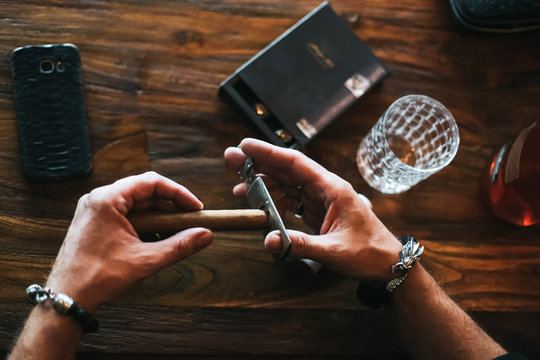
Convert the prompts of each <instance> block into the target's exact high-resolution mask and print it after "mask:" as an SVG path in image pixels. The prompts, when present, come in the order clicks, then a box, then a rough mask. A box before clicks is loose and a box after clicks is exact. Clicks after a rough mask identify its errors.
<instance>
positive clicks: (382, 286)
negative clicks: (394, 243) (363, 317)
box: [356, 236, 424, 309]
mask: <svg viewBox="0 0 540 360" xmlns="http://www.w3.org/2000/svg"><path fill="white" fill-rule="evenodd" d="M398 239H399V241H400V243H401V244H402V248H401V251H400V252H399V257H398V261H397V262H395V263H394V264H393V265H391V266H390V272H391V273H392V276H391V278H390V279H388V278H385V277H383V279H385V280H383V281H382V282H376V281H372V282H362V281H361V282H360V283H359V285H358V289H357V292H356V296H357V298H358V299H359V300H360V301H361V302H362V303H363V304H364V305H366V306H368V307H370V308H373V309H377V308H379V307H380V306H381V305H383V304H386V303H388V302H389V301H390V300H391V298H392V296H393V294H394V292H395V291H396V289H398V288H399V287H400V286H401V284H402V283H404V282H405V280H406V279H407V277H408V275H409V270H410V269H412V268H413V265H414V264H415V263H416V262H417V261H418V260H419V259H420V255H421V254H422V252H423V250H424V247H423V246H420V244H419V243H418V242H417V241H416V240H415V239H414V238H413V237H412V236H400V237H399V238H398ZM394 259H395V258H394ZM394 261H395V260H394ZM387 272H388V271H387Z"/></svg>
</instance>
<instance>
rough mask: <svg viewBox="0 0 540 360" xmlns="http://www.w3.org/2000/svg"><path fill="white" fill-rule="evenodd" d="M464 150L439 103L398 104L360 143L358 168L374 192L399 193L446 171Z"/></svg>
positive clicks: (409, 99)
mask: <svg viewBox="0 0 540 360" xmlns="http://www.w3.org/2000/svg"><path fill="white" fill-rule="evenodd" d="M458 146H459V132H458V128H457V125H456V122H455V120H454V118H453V117H452V114H450V112H449V111H448V110H447V109H446V108H445V107H444V106H443V105H442V104H441V103H440V102H438V101H437V100H434V99H432V98H430V97H428V96H424V95H407V96H404V97H402V98H399V99H398V100H396V101H395V102H394V103H393V104H392V105H390V107H389V108H388V109H387V110H386V111H385V112H384V114H383V115H382V116H381V118H380V119H379V121H378V122H377V124H375V126H373V128H371V130H370V132H369V133H368V134H367V135H366V137H365V138H364V139H363V140H362V142H361V143H360V147H359V148H358V153H357V157H356V163H357V165H358V170H359V171H360V173H361V174H362V177H363V178H364V180H365V181H366V182H367V183H368V184H369V185H370V186H371V187H373V188H374V189H376V190H378V191H380V192H382V193H386V194H398V193H401V192H403V191H406V190H408V189H409V188H410V187H411V186H413V185H415V184H417V183H419V182H420V181H422V180H424V179H426V178H427V177H428V176H430V175H432V174H434V173H436V172H437V171H439V170H441V169H442V168H444V167H445V166H446V165H448V164H449V163H450V161H452V159H453V158H454V156H455V155H456V152H457V149H458Z"/></svg>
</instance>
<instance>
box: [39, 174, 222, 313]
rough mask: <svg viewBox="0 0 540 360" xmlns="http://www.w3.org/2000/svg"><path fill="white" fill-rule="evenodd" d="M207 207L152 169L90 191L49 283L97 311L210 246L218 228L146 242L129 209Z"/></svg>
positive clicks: (55, 289)
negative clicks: (140, 281)
mask: <svg viewBox="0 0 540 360" xmlns="http://www.w3.org/2000/svg"><path fill="white" fill-rule="evenodd" d="M155 207H157V208H159V209H161V210H183V209H184V210H201V209H202V208H203V205H202V203H201V202H200V201H199V200H198V199H197V198H196V197H195V196H194V195H193V194H192V193H191V192H189V191H188V190H187V189H186V188H185V187H183V186H181V185H179V184H177V183H175V182H173V181H172V180H169V179H167V178H165V177H163V176H160V175H158V174H156V173H154V172H148V173H145V174H142V175H138V176H131V177H127V178H124V179H121V180H118V181H117V182H115V183H114V184H112V185H108V186H103V187H100V188H97V189H95V190H93V191H92V192H90V193H89V194H87V195H84V196H83V197H82V198H81V199H80V200H79V203H78V205H77V210H76V211H75V216H74V218H73V221H72V223H71V226H70V227H69V230H68V233H67V236H66V238H65V240H64V243H63V245H62V247H61V248H60V252H59V253H58V257H57V258H56V261H55V263H54V267H53V269H52V272H51V274H50V276H49V279H48V281H47V286H49V287H50V288H52V289H54V291H56V292H62V293H65V294H67V295H69V296H71V297H72V298H73V299H74V300H75V301H76V302H77V303H78V305H79V306H80V307H82V308H84V309H87V310H88V311H89V312H91V313H92V312H94V311H95V310H96V309H97V308H98V307H99V306H100V305H102V304H104V303H106V302H109V301H111V300H113V299H115V298H116V297H117V296H118V295H120V294H121V293H122V292H123V291H125V290H127V289H128V288H129V287H130V286H132V285H133V284H134V283H135V282H137V281H138V280H141V279H143V278H146V277H148V276H150V275H152V274H154V273H155V272H157V271H158V270H160V269H162V268H164V267H166V266H167V265H170V264H172V263H174V262H176V261H178V260H181V259H184V258H186V257H188V256H189V255H191V254H194V253H196V252H198V251H199V250H201V249H203V248H205V247H206V246H208V245H209V244H210V243H211V242H212V237H213V235H212V233H211V232H210V231H209V230H207V229H202V228H195V229H189V230H185V231H182V232H180V233H178V234H175V235H173V236H171V237H169V238H167V239H164V240H161V241H158V242H152V243H144V242H142V241H141V240H139V237H138V235H137V233H136V232H135V230H134V229H133V227H132V226H131V224H130V223H129V221H128V220H127V219H126V215H127V213H128V212H130V211H137V210H148V209H150V208H155Z"/></svg>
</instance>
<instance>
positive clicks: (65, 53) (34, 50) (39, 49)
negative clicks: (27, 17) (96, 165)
mask: <svg viewBox="0 0 540 360" xmlns="http://www.w3.org/2000/svg"><path fill="white" fill-rule="evenodd" d="M42 60H51V61H52V62H53V63H54V64H57V62H58V61H61V66H62V67H61V68H60V69H61V70H62V69H63V71H57V69H54V71H52V72H51V73H43V72H42V71H40V63H41V61H42ZM12 68H13V78H14V87H15V103H16V111H17V126H18V132H19V144H20V150H21V158H22V165H23V172H24V175H25V176H26V177H27V178H31V179H51V178H53V179H56V178H67V177H74V176H80V175H84V174H87V173H88V172H90V170H91V168H92V161H91V151H90V142H89V134H88V126H87V123H86V115H85V109H84V99H83V90H82V83H81V70H80V69H81V67H80V57H79V52H78V50H77V48H76V47H75V46H74V45H70V44H59V45H50V46H31V47H24V48H19V49H17V50H15V51H14V52H13V55H12Z"/></svg>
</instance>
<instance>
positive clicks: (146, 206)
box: [131, 197, 181, 212]
mask: <svg viewBox="0 0 540 360" xmlns="http://www.w3.org/2000/svg"><path fill="white" fill-rule="evenodd" d="M145 210H158V211H163V212H176V211H178V210H181V209H179V208H178V206H176V204H174V203H173V202H171V201H168V200H163V199H160V198H156V197H153V198H150V199H146V200H143V201H137V202H135V203H134V204H133V208H132V209H131V211H145Z"/></svg>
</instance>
